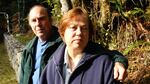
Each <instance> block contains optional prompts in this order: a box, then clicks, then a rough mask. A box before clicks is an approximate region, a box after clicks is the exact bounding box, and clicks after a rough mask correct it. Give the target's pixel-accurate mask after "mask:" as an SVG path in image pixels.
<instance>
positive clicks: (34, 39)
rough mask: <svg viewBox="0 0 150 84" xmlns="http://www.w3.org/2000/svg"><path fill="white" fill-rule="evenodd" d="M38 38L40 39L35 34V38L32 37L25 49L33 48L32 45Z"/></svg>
mask: <svg viewBox="0 0 150 84" xmlns="http://www.w3.org/2000/svg"><path fill="white" fill-rule="evenodd" d="M37 39H38V38H37V37H36V36H35V37H34V38H32V39H31V40H30V41H29V42H28V43H27V44H26V46H25V49H29V48H32V47H33V46H34V45H35V43H36V41H37Z"/></svg>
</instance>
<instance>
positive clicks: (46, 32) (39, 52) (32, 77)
mask: <svg viewBox="0 0 150 84" xmlns="http://www.w3.org/2000/svg"><path fill="white" fill-rule="evenodd" d="M49 16H50V15H49V12H48V9H46V7H44V6H43V5H41V4H36V5H34V6H32V7H31V9H30V11H29V15H28V21H29V25H30V26H31V28H32V31H33V32H34V34H35V35H36V36H35V38H33V39H32V40H31V41H30V42H29V43H28V45H27V46H26V47H25V49H24V51H23V56H22V61H21V73H20V81H19V84H38V83H39V77H40V74H41V72H42V70H43V69H44V67H45V65H46V64H47V62H48V60H49V58H51V55H52V54H53V52H55V50H56V49H57V48H58V46H59V45H60V44H61V42H62V40H61V38H60V37H59V34H58V32H57V28H55V27H54V26H52V23H51V22H52V20H51V17H49ZM114 58H115V65H116V66H115V69H114V73H115V75H114V77H116V79H119V80H123V79H124V73H125V71H126V70H125V68H124V66H125V65H124V66H123V65H122V64H121V63H125V64H126V66H127V59H126V58H124V57H123V56H120V55H115V56H114ZM118 59H119V60H120V61H119V62H121V63H119V62H117V61H118ZM118 65H119V66H118ZM120 74H121V75H120Z"/></svg>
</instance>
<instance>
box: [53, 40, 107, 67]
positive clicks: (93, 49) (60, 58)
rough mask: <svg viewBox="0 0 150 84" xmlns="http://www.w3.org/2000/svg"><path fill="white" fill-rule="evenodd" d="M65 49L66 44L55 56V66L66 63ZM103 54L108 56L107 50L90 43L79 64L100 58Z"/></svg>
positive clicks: (63, 44) (59, 48) (62, 45)
mask: <svg viewBox="0 0 150 84" xmlns="http://www.w3.org/2000/svg"><path fill="white" fill-rule="evenodd" d="M65 48H66V45H65V43H62V44H61V45H60V46H59V47H58V49H57V50H56V51H55V53H54V54H53V62H54V63H55V65H57V66H60V65H62V64H63V63H64V52H65ZM101 54H106V51H105V48H103V47H102V46H101V45H99V44H96V43H93V42H89V43H88V45H87V47H86V48H85V50H84V52H83V57H82V58H81V60H80V63H79V64H82V63H85V62H86V61H88V60H90V59H92V58H95V57H97V56H100V55H101Z"/></svg>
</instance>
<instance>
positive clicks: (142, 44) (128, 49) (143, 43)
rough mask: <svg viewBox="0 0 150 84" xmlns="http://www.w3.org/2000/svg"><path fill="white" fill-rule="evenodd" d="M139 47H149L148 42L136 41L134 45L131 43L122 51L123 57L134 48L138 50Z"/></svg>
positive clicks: (149, 43)
mask: <svg viewBox="0 0 150 84" xmlns="http://www.w3.org/2000/svg"><path fill="white" fill-rule="evenodd" d="M140 46H150V42H144V41H137V42H135V43H131V44H130V45H129V46H128V47H127V48H126V49H125V50H124V51H123V55H128V54H129V53H130V51H132V50H133V49H134V48H138V47H140Z"/></svg>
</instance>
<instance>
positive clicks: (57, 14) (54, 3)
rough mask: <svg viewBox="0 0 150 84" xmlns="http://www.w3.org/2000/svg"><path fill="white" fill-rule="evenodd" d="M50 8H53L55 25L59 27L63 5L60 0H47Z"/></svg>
mask: <svg viewBox="0 0 150 84" xmlns="http://www.w3.org/2000/svg"><path fill="white" fill-rule="evenodd" d="M46 2H47V3H48V4H49V6H50V7H51V8H52V11H51V13H52V16H53V19H54V21H55V22H54V25H57V24H58V22H59V20H60V18H61V5H60V2H59V0H46Z"/></svg>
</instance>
